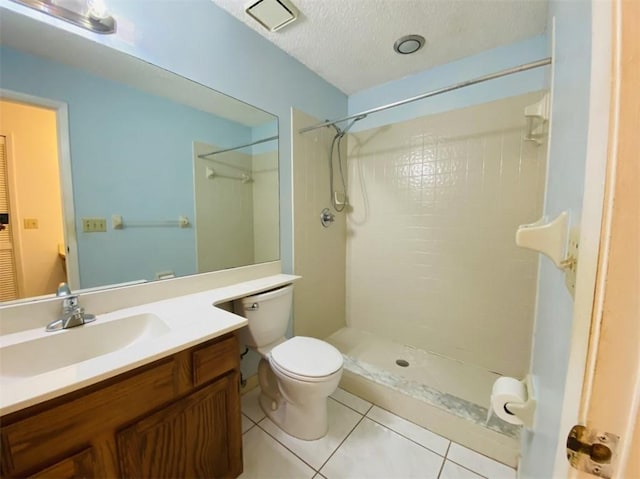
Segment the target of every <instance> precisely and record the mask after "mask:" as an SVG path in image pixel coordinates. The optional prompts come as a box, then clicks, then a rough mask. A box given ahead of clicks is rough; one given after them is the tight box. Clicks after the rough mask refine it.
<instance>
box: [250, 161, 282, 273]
mask: <svg viewBox="0 0 640 479" xmlns="http://www.w3.org/2000/svg"><path fill="white" fill-rule="evenodd" d="M252 165H253V168H252V172H253V173H252V176H253V180H254V182H253V236H254V238H253V250H254V258H253V259H254V261H255V262H256V263H263V262H265V261H275V260H277V259H278V258H280V228H279V224H280V210H279V204H280V203H279V202H280V199H279V197H278V151H277V150H276V151H270V152H267V153H261V154H259V155H253V158H252Z"/></svg>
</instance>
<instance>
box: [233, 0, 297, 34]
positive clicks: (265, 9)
mask: <svg viewBox="0 0 640 479" xmlns="http://www.w3.org/2000/svg"><path fill="white" fill-rule="evenodd" d="M245 12H247V14H248V15H249V16H250V17H251V18H253V19H254V20H255V21H257V22H258V23H259V24H260V25H262V26H263V27H264V28H266V29H267V30H269V31H270V32H275V31H276V30H280V29H281V28H283V27H285V26H286V25H289V24H290V23H292V22H294V21H295V20H296V19H297V18H298V10H297V9H296V7H294V6H293V4H292V3H291V2H290V1H289V0H258V1H255V2H253V3H252V4H251V5H249V6H248V7H247V8H246V9H245Z"/></svg>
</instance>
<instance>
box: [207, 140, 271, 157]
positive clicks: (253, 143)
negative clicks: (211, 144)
mask: <svg viewBox="0 0 640 479" xmlns="http://www.w3.org/2000/svg"><path fill="white" fill-rule="evenodd" d="M277 139H278V136H277V135H276V136H270V137H269V138H263V139H262V140H257V141H253V142H251V143H247V144H246V145H240V146H234V147H233V148H225V149H224V150H216V151H212V152H210V153H203V154H202V155H198V158H202V159H203V160H206V159H208V158H207V156H211V155H218V154H220V153H226V152H227V151H233V150H240V149H242V148H247V147H249V146H253V145H259V144H260V143H266V142H267V141H273V140H277Z"/></svg>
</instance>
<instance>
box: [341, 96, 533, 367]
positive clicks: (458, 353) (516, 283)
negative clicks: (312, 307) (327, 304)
mask: <svg viewBox="0 0 640 479" xmlns="http://www.w3.org/2000/svg"><path fill="white" fill-rule="evenodd" d="M541 97H542V93H534V94H528V95H523V96H519V97H514V98H510V99H505V100H500V101H496V102H492V103H488V104H484V105H480V106H475V107H470V108H466V109H462V110H457V111H452V112H447V113H442V114H438V115H432V116H428V117H423V118H418V119H415V120H411V121H406V122H402V123H398V124H394V125H389V126H384V127H380V128H376V129H371V130H367V131H362V132H358V133H356V134H352V135H350V137H349V164H350V166H349V178H350V185H349V198H350V202H351V205H352V206H353V211H352V213H351V214H350V215H349V219H348V234H347V237H348V240H347V245H348V246H347V322H348V324H349V325H350V326H354V327H357V328H361V329H364V330H368V331H371V332H374V333H376V334H380V335H382V336H384V337H386V338H390V339H392V340H395V341H398V342H402V343H405V344H410V345H413V346H416V347H419V348H423V349H426V350H429V351H433V352H436V353H438V354H443V355H446V356H449V357H452V358H456V359H459V360H462V361H468V362H472V363H474V364H477V365H479V366H482V367H486V368H487V369H489V370H491V371H497V372H499V373H502V374H507V375H514V376H522V375H524V374H525V373H526V372H527V371H528V369H529V355H530V348H531V340H532V337H531V335H532V325H533V317H534V304H535V295H536V274H537V255H536V254H535V253H533V252H530V251H527V250H523V249H520V248H518V247H516V245H515V243H514V235H515V231H516V228H517V226H518V225H519V224H523V223H531V222H533V221H535V220H537V219H538V218H539V216H540V215H541V211H542V204H543V194H544V185H545V166H546V165H545V164H546V161H545V158H546V155H545V153H546V149H545V147H544V145H542V146H536V145H534V144H533V143H529V142H525V141H523V140H522V137H523V133H524V124H525V121H524V113H523V112H524V107H525V106H526V105H528V104H531V103H533V102H535V101H537V100H538V99H540V98H541ZM363 180H364V181H363ZM362 184H364V185H365V187H366V190H365V191H364V194H363V188H362Z"/></svg>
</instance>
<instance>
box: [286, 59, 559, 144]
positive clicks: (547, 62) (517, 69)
mask: <svg viewBox="0 0 640 479" xmlns="http://www.w3.org/2000/svg"><path fill="white" fill-rule="evenodd" d="M550 64H551V57H547V58H543V59H542V60H537V61H534V62H530V63H525V64H523V65H518V66H515V67H512V68H507V69H506V70H501V71H499V72H495V73H490V74H488V75H484V76H481V77H477V78H473V79H471V80H467V81H463V82H460V83H456V84H455V85H450V86H447V87H444V88H439V89H437V90H432V91H430V92H427V93H422V94H420V95H417V96H413V97H411V98H407V99H406V100H400V101H396V102H394V103H389V104H387V105H384V106H379V107H376V108H372V109H370V110H366V111H363V112H361V113H356V114H354V115H349V116H346V117H344V118H340V119H338V120H326V121H323V122H320V123H316V124H315V125H311V126H307V127H305V128H301V129H300V130H298V133H306V132H308V131H312V130H317V129H318V128H322V127H325V126H331V125H335V124H336V123H341V122H343V121H348V120H353V119H355V118H359V119H362V118H364V117H366V116H367V115H370V114H372V113H378V112H380V111H384V110H388V109H389V108H395V107H397V106H402V105H406V104H407V103H412V102H414V101H418V100H423V99H425V98H429V97H432V96H436V95H440V94H441V93H447V92H450V91H453V90H458V89H460V88H464V87H467V86H471V85H475V84H477V83H483V82H486V81H489V80H494V79H496V78H500V77H504V76H507V75H511V74H513V73H519V72H523V71H526V70H532V69H534V68H539V67H543V66H545V65H550Z"/></svg>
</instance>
